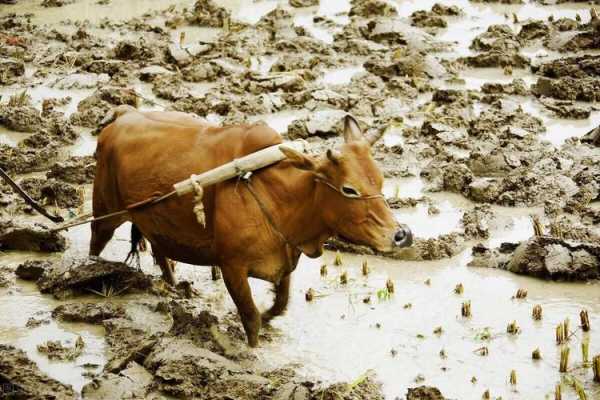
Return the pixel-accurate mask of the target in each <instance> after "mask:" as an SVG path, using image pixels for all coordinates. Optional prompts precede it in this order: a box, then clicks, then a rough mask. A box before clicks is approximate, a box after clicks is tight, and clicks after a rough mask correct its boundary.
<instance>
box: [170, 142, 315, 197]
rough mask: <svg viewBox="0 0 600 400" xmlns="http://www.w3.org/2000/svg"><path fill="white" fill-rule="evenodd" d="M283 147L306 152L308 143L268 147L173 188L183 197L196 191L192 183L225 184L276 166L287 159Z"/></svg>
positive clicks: (195, 176) (206, 184)
mask: <svg viewBox="0 0 600 400" xmlns="http://www.w3.org/2000/svg"><path fill="white" fill-rule="evenodd" d="M281 146H285V147H288V148H291V149H294V150H296V151H305V149H306V142H304V141H294V142H288V143H282V144H277V145H274V146H270V147H267V148H265V149H262V150H259V151H257V152H255V153H251V154H248V155H247V156H244V157H242V158H238V159H235V160H233V161H231V162H228V163H227V164H223V165H221V166H219V167H216V168H214V169H211V170H210V171H206V172H203V173H201V174H200V175H192V176H191V177H190V178H188V179H186V180H184V181H181V182H178V183H176V184H174V185H173V188H174V189H175V191H176V192H177V194H178V195H179V196H183V195H185V194H188V193H191V192H192V191H193V190H194V186H193V184H192V181H194V182H196V183H197V184H199V185H200V186H202V187H204V186H208V185H213V184H215V183H219V182H223V181H225V180H227V179H230V178H233V177H235V176H238V175H240V174H242V173H244V172H250V171H255V170H257V169H260V168H263V167H266V166H268V165H271V164H274V163H276V162H278V161H281V160H283V159H284V158H286V156H285V155H284V154H283V153H282V152H281V150H279V148H280V147H281Z"/></svg>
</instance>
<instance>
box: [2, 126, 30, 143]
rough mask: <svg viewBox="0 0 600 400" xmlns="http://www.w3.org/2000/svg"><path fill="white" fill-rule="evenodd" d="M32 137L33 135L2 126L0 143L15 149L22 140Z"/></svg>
mask: <svg viewBox="0 0 600 400" xmlns="http://www.w3.org/2000/svg"><path fill="white" fill-rule="evenodd" d="M29 136H31V133H26V132H16V131H11V130H10V129H6V128H5V127H4V126H0V143H2V144H7V145H9V146H13V147H15V146H16V145H17V143H19V142H20V141H21V140H23V139H26V138H28V137H29Z"/></svg>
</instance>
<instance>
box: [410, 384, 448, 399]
mask: <svg viewBox="0 0 600 400" xmlns="http://www.w3.org/2000/svg"><path fill="white" fill-rule="evenodd" d="M444 399H445V398H444V396H442V392H440V391H439V390H438V389H437V388H434V387H429V386H419V387H416V388H410V389H408V393H406V400H444Z"/></svg>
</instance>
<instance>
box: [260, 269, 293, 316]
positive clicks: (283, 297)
mask: <svg viewBox="0 0 600 400" xmlns="http://www.w3.org/2000/svg"><path fill="white" fill-rule="evenodd" d="M290 277H291V274H288V275H286V276H284V277H283V278H281V281H279V283H278V284H276V285H275V302H274V303H273V306H272V307H271V308H269V309H268V310H267V311H266V312H264V313H263V314H262V322H263V323H267V322H269V321H270V320H272V319H273V318H274V317H277V316H279V315H281V314H283V313H284V312H285V309H286V308H287V305H288V300H289V298H290Z"/></svg>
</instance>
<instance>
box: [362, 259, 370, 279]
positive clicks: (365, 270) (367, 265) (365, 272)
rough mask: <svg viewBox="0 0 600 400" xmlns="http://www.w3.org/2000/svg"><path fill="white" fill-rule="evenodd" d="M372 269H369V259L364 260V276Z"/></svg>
mask: <svg viewBox="0 0 600 400" xmlns="http://www.w3.org/2000/svg"><path fill="white" fill-rule="evenodd" d="M369 272H371V271H370V269H369V264H368V263H367V260H364V261H363V262H362V274H363V276H367V275H369Z"/></svg>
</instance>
